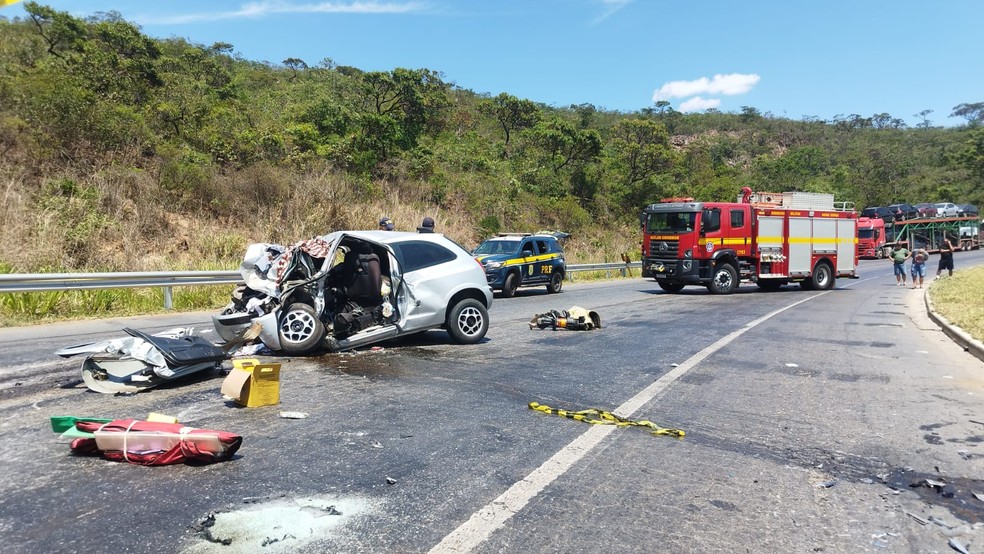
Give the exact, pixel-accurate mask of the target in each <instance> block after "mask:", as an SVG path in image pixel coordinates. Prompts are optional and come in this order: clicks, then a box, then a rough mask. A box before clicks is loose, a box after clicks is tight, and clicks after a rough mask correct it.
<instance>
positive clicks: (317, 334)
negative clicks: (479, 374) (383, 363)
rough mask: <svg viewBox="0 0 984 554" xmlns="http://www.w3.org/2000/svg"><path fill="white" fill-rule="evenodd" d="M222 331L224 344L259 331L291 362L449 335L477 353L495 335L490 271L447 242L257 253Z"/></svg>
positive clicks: (222, 317) (432, 239)
mask: <svg viewBox="0 0 984 554" xmlns="http://www.w3.org/2000/svg"><path fill="white" fill-rule="evenodd" d="M240 272H241V273H242V275H243V280H244V281H245V285H240V286H239V287H237V288H236V290H235V291H234V292H233V295H232V302H230V303H229V305H227V306H226V307H225V308H224V309H223V310H222V313H221V314H219V315H216V316H213V318H212V319H213V323H214V325H215V330H216V332H217V333H218V334H219V336H221V337H222V338H223V339H224V340H226V341H231V340H235V339H236V337H240V336H242V335H243V333H244V332H246V330H247V329H249V328H250V327H252V326H258V327H259V329H258V333H259V340H261V341H262V342H263V344H264V345H265V346H267V347H268V348H270V349H271V350H275V351H280V352H283V353H285V354H288V355H298V354H307V353H311V352H315V351H319V350H324V351H329V352H334V351H339V350H347V349H352V348H356V347H359V346H365V345H367V344H372V343H377V342H380V341H384V340H387V339H391V338H394V337H398V336H401V335H408V334H411V333H417V332H420V331H426V330H429V329H436V328H444V329H446V330H447V332H448V334H449V335H450V336H451V338H452V339H453V340H454V341H455V342H457V343H459V344H473V343H476V342H478V341H480V340H482V338H483V337H485V333H486V332H487V331H488V328H489V314H488V309H489V307H490V306H491V305H492V290H491V289H490V288H489V287H488V285H487V284H486V280H485V271H484V270H483V269H482V266H481V265H479V264H478V263H477V262H476V261H475V259H474V258H472V256H471V255H470V254H469V253H468V252H467V251H465V250H464V249H463V248H461V247H460V246H458V245H457V244H456V243H455V242H454V241H451V240H449V239H447V238H445V237H444V236H443V235H440V234H417V233H400V232H392V231H337V232H334V233H330V234H328V235H324V236H321V237H316V238H314V239H311V240H307V241H302V242H298V243H296V244H293V245H291V246H289V247H284V246H280V245H275V244H262V243H260V244H253V245H251V246H249V248H247V250H246V254H245V256H243V262H242V264H241V266H240Z"/></svg>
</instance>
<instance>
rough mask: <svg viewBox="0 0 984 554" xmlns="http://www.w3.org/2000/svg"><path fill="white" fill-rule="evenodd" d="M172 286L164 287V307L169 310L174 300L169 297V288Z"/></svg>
mask: <svg viewBox="0 0 984 554" xmlns="http://www.w3.org/2000/svg"><path fill="white" fill-rule="evenodd" d="M172 288H173V287H164V309H165V310H170V309H171V308H173V307H174V302H173V301H172V298H171V289H172Z"/></svg>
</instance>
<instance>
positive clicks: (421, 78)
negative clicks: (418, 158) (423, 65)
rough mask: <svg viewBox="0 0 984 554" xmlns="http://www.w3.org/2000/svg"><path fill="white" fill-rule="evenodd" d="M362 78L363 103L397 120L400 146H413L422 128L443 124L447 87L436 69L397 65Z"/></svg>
mask: <svg viewBox="0 0 984 554" xmlns="http://www.w3.org/2000/svg"><path fill="white" fill-rule="evenodd" d="M362 82H363V85H364V87H363V93H364V102H365V105H366V107H367V108H368V109H369V110H370V111H371V112H372V113H374V114H376V115H379V116H385V117H388V118H391V119H392V120H393V121H395V122H397V124H398V125H399V127H400V133H399V134H400V136H401V138H400V140H399V145H400V146H401V147H402V148H403V149H405V150H408V149H410V148H413V147H414V146H416V145H417V140H418V139H419V137H420V135H421V134H422V133H424V132H425V131H433V132H436V131H439V130H440V129H442V128H443V127H444V121H445V118H446V112H447V110H448V109H449V108H450V107H451V96H450V93H449V88H450V87H449V86H448V85H447V84H446V83H445V82H444V81H442V80H441V78H440V75H439V74H438V73H436V72H434V71H431V70H429V69H415V70H411V69H403V68H397V69H395V70H393V71H392V72H390V73H385V72H381V71H373V72H370V73H366V74H364V75H363V76H362ZM373 121H375V122H377V123H378V122H379V121H380V120H378V119H374V120H373Z"/></svg>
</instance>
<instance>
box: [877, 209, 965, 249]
mask: <svg viewBox="0 0 984 554" xmlns="http://www.w3.org/2000/svg"><path fill="white" fill-rule="evenodd" d="M862 219H864V218H861V219H859V220H858V241H859V244H858V250H859V251H860V252H862V254H861V256H862V257H866V255H865V254H864V251H863V250H862V248H861V238H860V234H861V220H862ZM944 238H949V239H950V243H951V244H953V246H954V247H956V248H957V249H959V250H977V249H978V248H980V247H981V222H980V221H979V220H978V219H977V217H976V216H969V215H966V216H954V217H926V218H920V219H906V220H903V221H895V222H893V223H891V224H888V225H886V226H885V239H886V240H885V242H884V243H883V244H882V245H881V252H877V253H876V254H875V257H877V258H883V257H886V256H888V255H889V254H890V253H891V251H892V249H893V248H897V247H898V246H899V245H900V244H902V243H905V244H906V245H907V246H908V247H909V248H910V249H911V248H913V247H922V248H925V249H926V250H927V251H929V252H936V251H938V250H939V249H940V246H941V245H942V244H943V240H944Z"/></svg>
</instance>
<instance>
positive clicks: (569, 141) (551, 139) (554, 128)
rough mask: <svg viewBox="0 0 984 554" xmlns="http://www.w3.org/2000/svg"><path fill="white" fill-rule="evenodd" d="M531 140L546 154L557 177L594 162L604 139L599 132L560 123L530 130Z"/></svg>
mask: <svg viewBox="0 0 984 554" xmlns="http://www.w3.org/2000/svg"><path fill="white" fill-rule="evenodd" d="M528 136H529V138H530V142H531V143H532V144H533V145H535V146H536V147H538V148H539V149H540V150H541V151H542V152H544V153H545V155H546V162H547V163H548V164H549V166H550V168H551V169H552V170H553V172H554V173H560V171H561V170H562V169H564V168H566V167H574V166H579V165H582V164H584V163H587V162H590V161H593V160H595V159H596V158H597V157H598V154H600V153H601V136H600V135H599V134H598V132H597V131H595V130H594V129H587V130H579V129H576V128H575V127H574V126H573V125H571V124H570V123H568V122H566V121H562V120H559V119H553V120H550V121H546V122H541V123H540V124H538V125H537V126H535V127H533V128H532V129H530V131H529V132H528Z"/></svg>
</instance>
